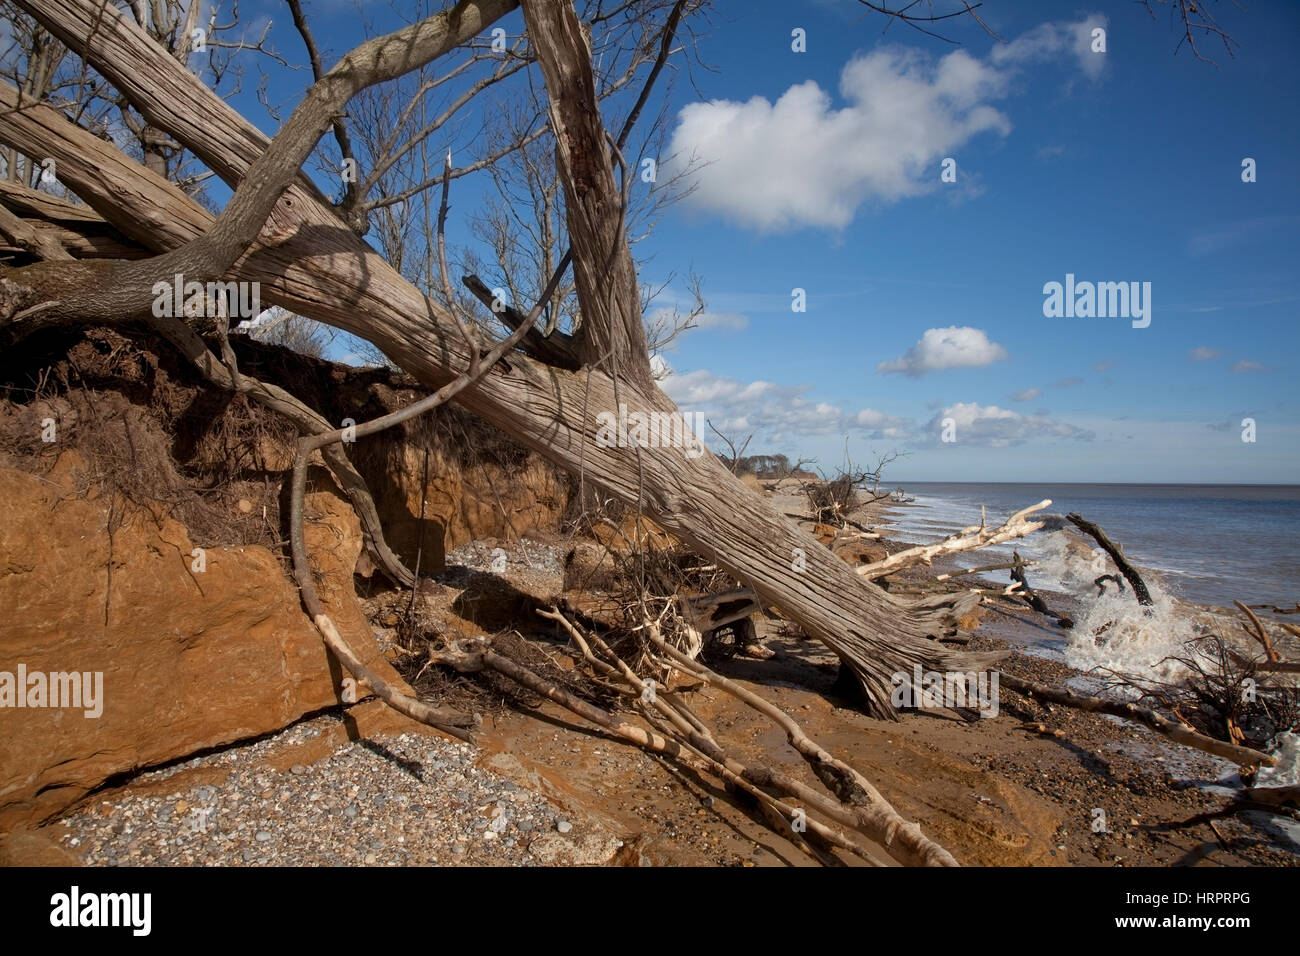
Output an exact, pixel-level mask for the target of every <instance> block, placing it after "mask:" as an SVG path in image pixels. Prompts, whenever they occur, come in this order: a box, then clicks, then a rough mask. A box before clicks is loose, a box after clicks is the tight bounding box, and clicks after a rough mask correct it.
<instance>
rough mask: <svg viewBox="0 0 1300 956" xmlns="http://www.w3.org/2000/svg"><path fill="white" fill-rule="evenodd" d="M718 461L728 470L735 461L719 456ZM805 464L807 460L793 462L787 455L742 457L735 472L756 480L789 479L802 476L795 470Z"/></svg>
mask: <svg viewBox="0 0 1300 956" xmlns="http://www.w3.org/2000/svg"><path fill="white" fill-rule="evenodd" d="M718 460H719V461H721V462H722V463H723V464H724V465H726V466H727V467H728V468H731V466H732V463H733V461H734V459H731V458H727V457H726V456H723V455H719V456H718ZM805 464H807V461H806V460H804V461H801V462H792V461H790V459H789V458H787V457H786V456H785V455H742V456H741V458H740V464H739V465H737V466H736V468H735V469H733V470H734V471H735V473H736V474H738V475H753V476H754V477H755V478H789V477H791V476H792V475H794V476H796V477H797V476H798V475H800V474H802V472H796V470H795V469H796V468H801V467H802V466H803V465H805Z"/></svg>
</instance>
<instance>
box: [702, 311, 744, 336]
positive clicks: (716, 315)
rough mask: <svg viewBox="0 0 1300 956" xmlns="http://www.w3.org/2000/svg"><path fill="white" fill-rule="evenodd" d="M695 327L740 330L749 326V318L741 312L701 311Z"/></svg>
mask: <svg viewBox="0 0 1300 956" xmlns="http://www.w3.org/2000/svg"><path fill="white" fill-rule="evenodd" d="M695 327H696V328H698V329H722V330H725V331H728V332H739V331H741V330H743V329H747V328H749V318H748V316H744V315H741V314H740V313H739V312H701V313H700V314H699V315H697V316H696V317H695Z"/></svg>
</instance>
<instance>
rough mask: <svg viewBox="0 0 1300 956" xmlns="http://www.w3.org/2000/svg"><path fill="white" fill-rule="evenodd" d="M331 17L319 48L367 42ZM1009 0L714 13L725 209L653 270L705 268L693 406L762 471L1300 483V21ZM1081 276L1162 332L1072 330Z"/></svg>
mask: <svg viewBox="0 0 1300 956" xmlns="http://www.w3.org/2000/svg"><path fill="white" fill-rule="evenodd" d="M263 8H264V11H271V12H272V15H273V16H274V17H278V22H277V23H276V28H275V33H274V35H275V36H277V37H278V38H279V40H278V45H279V46H280V47H281V48H282V49H283V50H285V52H286V53H288V54H290V55H291V57H296V55H297V53H298V47H297V45H296V44H295V43H294V37H293V34H292V33H291V32H281V31H282V29H283V28H284V27H287V26H288V18H287V16H286V15H285V14H284V12H283V10H282V9H281V8H279V7H278V6H277V5H274V4H270V3H265V2H264V4H263ZM1220 8H1222V9H1220ZM314 9H315V11H316V22H317V24H318V25H317V27H316V29H317V32H318V37H319V39H320V40H321V43H322V46H324V47H326V48H327V49H333V51H334V53H337V52H339V51H341V50H342V49H343V48H344V47H345V46H346V45H347V44H348V43H350V42H355V41H356V39H357V37H356V29H355V24H354V23H352V22H351V21H352V20H353V18H351V17H348V16H346V15H345V14H343V13H342V12H336V13H334V14H333V19H330V11H343V10H344V9H345V7H344V5H343V4H341V3H339V2H330V3H321V2H319V0H318V2H317V3H316V5H315V7H314ZM980 12H981V15H982V16H983V18H984V20H985V22H987V23H988V25H989V26H990V27H991V28H992V29H993V30H994V31H995V32H996V33H997V34H998V35H999V36H1000V37H1001V38H1002V39H1003V41H1004V42H1002V43H998V42H996V41H994V40H993V39H992V38H990V37H989V36H987V35H986V34H985V33H983V31H981V30H980V29H979V28H978V27H976V26H975V25H974V24H971V23H969V22H963V21H950V24H951V25H950V26H948V27H947V28H946V29H945V30H944V33H945V35H947V36H949V37H951V38H954V39H957V40H960V41H961V43H960V45H959V46H954V45H951V44H946V43H943V42H941V41H938V40H935V39H932V38H929V37H925V36H923V35H921V34H919V33H917V32H915V31H912V30H908V29H905V28H902V27H900V26H899V25H895V26H893V27H892V28H891V29H890V30H889V31H888V32H887V33H885V34H884V35H883V36H882V33H881V28H882V26H883V20H881V18H880V17H879V16H876V15H868V16H864V15H863V14H864V13H865V8H863V7H861V6H860V5H858V4H856V3H854V2H852V0H834V2H832V0H817V2H803V3H790V2H784V3H739V2H726V0H723V2H719V3H718V4H717V5H716V15H715V17H714V21H713V23H712V26H711V27H708V28H706V29H705V30H704V31H703V33H702V39H701V47H700V49H701V53H702V55H703V58H704V60H705V61H706V62H708V63H709V64H710V65H711V66H713V67H714V68H715V70H714V71H713V72H705V71H696V73H695V84H694V88H693V86H692V85H691V84H689V83H685V82H679V83H677V84H676V86H675V87H674V89H673V92H672V100H671V103H670V106H671V110H672V115H673V119H672V140H671V144H672V147H673V149H674V150H675V151H676V159H674V158H673V157H672V156H664V157H661V162H662V163H664V164H665V168H666V169H668V170H671V169H673V168H674V165H673V164H674V163H675V162H676V163H678V164H680V163H681V162H682V161H683V159H684V157H685V156H687V155H693V156H695V158H696V160H697V162H696V165H695V168H694V173H693V175H694V182H695V183H696V189H695V192H694V193H693V194H692V195H691V196H689V197H688V198H687V199H685V200H683V201H681V202H679V203H677V204H676V205H673V206H671V207H669V208H668V209H667V211H666V212H665V214H664V217H663V219H662V220H661V222H660V223H659V226H658V228H657V229H656V231H655V232H654V233H653V235H652V236H651V237H649V238H648V239H646V240H645V241H644V242H643V243H642V244H640V245H639V246H638V248H637V254H638V256H639V257H642V258H643V259H645V260H646V265H645V267H644V270H643V273H642V279H643V282H652V283H655V284H658V283H661V282H663V281H665V280H666V279H667V278H668V277H669V275H670V274H673V273H675V274H677V275H678V276H680V275H682V274H684V273H685V272H686V270H687V269H688V268H692V269H694V270H695V271H696V272H697V273H699V274H700V275H701V276H702V277H703V280H704V292H705V296H706V298H707V301H708V307H709V311H708V313H707V314H706V315H705V317H704V323H703V324H704V327H703V328H701V329H699V330H696V331H693V332H691V333H689V334H687V335H686V336H684V337H683V338H682V339H681V340H680V341H679V343H678V344H677V345H676V347H675V348H674V349H673V350H671V351H670V352H668V353H666V354H665V355H664V356H663V358H664V359H665V360H666V362H667V364H668V365H669V366H670V367H671V369H672V374H671V375H669V376H668V377H667V378H666V379H665V380H664V382H663V385H664V387H665V389H666V390H667V391H668V392H669V394H670V395H672V396H673V397H674V398H675V399H676V400H678V402H679V403H680V404H681V405H682V406H683V408H684V409H689V410H699V411H703V412H705V413H706V414H707V415H708V416H709V418H710V419H711V420H712V421H713V422H714V424H716V425H719V426H720V427H722V428H723V429H724V430H726V431H727V432H728V433H729V434H733V435H736V436H738V437H742V438H743V437H744V436H745V435H748V434H750V433H751V432H752V433H753V435H754V438H753V440H752V442H751V445H750V451H751V452H784V453H786V454H789V455H790V456H791V457H796V456H800V455H803V456H815V457H817V458H818V459H819V462H820V464H822V465H823V467H827V468H830V467H834V466H836V465H838V464H839V463H840V461H841V459H842V457H843V453H844V447H845V440H846V438H847V440H848V448H849V451H850V453H851V454H852V455H853V457H854V458H855V459H857V460H858V461H860V462H861V461H865V460H870V459H873V458H874V454H880V453H886V452H894V451H896V452H904V453H906V456H907V457H905V458H904V459H903V460H902V461H899V462H897V463H895V464H894V465H893V466H892V468H891V470H890V471H889V472H888V473H887V475H888V477H889V478H890V479H892V480H898V481H904V482H905V481H906V480H909V479H910V480H918V481H919V480H940V481H1033V480H1043V481H1072V480H1073V481H1138V482H1142V481H1185V482H1217V481H1223V482H1282V483H1294V482H1300V402H1298V396H1297V390H1296V388H1295V386H1294V385H1293V382H1294V369H1295V368H1296V364H1297V359H1298V358H1300V326H1298V324H1297V321H1296V319H1297V316H1298V315H1300V278H1298V277H1297V269H1296V262H1297V253H1300V175H1298V174H1300V163H1297V156H1298V155H1300V135H1298V134H1297V120H1296V117H1297V116H1300V109H1297V107H1298V106H1300V104H1298V103H1297V99H1298V98H1300V66H1297V63H1296V59H1295V49H1296V46H1297V42H1298V41H1300V5H1297V4H1294V3H1290V2H1269V3H1264V2H1254V3H1250V4H1247V10H1246V11H1245V12H1242V11H1240V10H1238V9H1236V8H1235V7H1233V6H1231V5H1224V4H1221V3H1220V4H1216V5H1215V6H1214V8H1213V12H1215V14H1216V15H1217V16H1218V17H1219V19H1220V22H1221V23H1222V24H1223V25H1224V26H1225V27H1226V28H1227V29H1228V31H1229V32H1230V33H1231V34H1232V35H1233V37H1234V39H1235V40H1236V41H1237V42H1238V44H1239V47H1238V49H1237V50H1236V57H1235V58H1232V57H1229V56H1228V55H1227V54H1226V53H1225V51H1224V49H1223V47H1222V44H1220V43H1218V42H1217V41H1215V42H1211V41H1210V40H1203V41H1201V49H1202V52H1203V53H1205V54H1206V55H1208V56H1210V57H1212V58H1213V59H1214V60H1215V61H1216V63H1217V67H1216V66H1212V65H1210V64H1208V63H1203V62H1199V61H1197V60H1196V59H1195V58H1194V57H1193V56H1192V55H1191V53H1190V51H1189V50H1188V49H1186V47H1184V48H1183V49H1182V50H1180V51H1179V52H1178V53H1177V55H1175V52H1174V48H1175V46H1176V44H1177V41H1178V33H1177V32H1176V31H1175V30H1174V28H1173V25H1172V24H1171V22H1170V20H1169V18H1168V12H1167V11H1164V10H1159V11H1157V17H1156V19H1154V20H1153V19H1152V18H1151V17H1150V16H1149V15H1148V14H1147V12H1146V10H1145V9H1144V8H1143V7H1142V6H1140V5H1138V4H1135V3H1132V2H1130V0H1115V2H1098V3H1092V4H1087V5H1083V6H1075V5H1074V4H1071V3H1055V2H1027V0H1019V2H1018V0H987V2H986V3H985V5H984V6H983V7H981V9H980ZM388 26H391V24H389V25H388ZM507 26H508V28H510V29H511V32H512V33H513V32H515V31H517V30H518V29H519V25H518V15H517V14H516V15H515V17H514V18H512V19H511V20H509V21H507ZM796 28H799V29H802V30H803V31H805V33H806V46H807V49H806V52H802V53H800V52H794V51H793V50H792V49H791V45H792V37H791V31H792V30H794V29H796ZM1096 28H1101V29H1104V30H1105V44H1106V51H1105V52H1104V53H1094V52H1092V50H1091V48H1090V47H1091V42H1092V31H1093V30H1094V29H1096ZM299 83H300V84H301V80H300V81H299ZM237 105H239V106H240V107H241V108H242V109H245V112H246V113H247V114H248V115H250V117H253V116H254V114H255V111H254V110H253V109H251V108H248V106H247V105H246V103H245V102H244V101H242V100H241V101H240V102H238V104H237ZM1247 157H1249V158H1252V159H1254V160H1255V163H1256V181H1255V182H1253V183H1245V182H1243V181H1242V161H1243V159H1245V158H1247ZM946 158H951V159H953V160H955V163H956V182H948V183H945V182H941V172H942V168H943V160H944V159H946ZM677 168H680V167H677ZM457 189H458V190H460V189H461V187H460V186H458V187H457ZM472 195H473V193H472V192H469V191H466V192H458V194H457V196H458V198H459V199H460V204H461V206H462V209H464V204H465V203H467V202H469V201H472V200H471V197H472ZM453 215H454V213H453ZM453 238H454V236H453ZM1067 274H1073V275H1074V276H1075V277H1076V280H1077V281H1079V282H1082V281H1092V282H1125V283H1128V282H1138V283H1150V289H1151V293H1150V306H1151V311H1150V324H1149V325H1148V326H1146V327H1145V328H1135V327H1133V324H1132V322H1131V321H1130V319H1129V318H1127V317H1104V318H1103V317H1088V318H1064V317H1060V318H1049V317H1046V316H1045V315H1044V310H1043V303H1044V298H1045V296H1044V292H1043V288H1044V285H1045V283H1049V282H1053V281H1055V282H1062V283H1063V282H1064V281H1065V278H1066V275H1067ZM795 289H803V290H804V292H805V296H806V311H804V312H794V311H792V309H791V304H792V293H793V290H795ZM675 297H680V298H684V297H685V291H684V289H682V288H681V287H680V284H679V282H674V283H673V284H672V285H670V287H669V288H668V290H667V291H666V293H665V295H664V297H662V298H661V300H660V301H659V302H658V303H656V306H663V305H668V304H670V303H671V301H672V300H673V299H674V298H675ZM1245 418H1251V419H1253V420H1254V422H1255V439H1256V440H1255V441H1254V442H1245V441H1243V440H1242V433H1243V426H1242V420H1243V419H1245ZM945 425H946V426H947V429H946V430H947V432H948V435H949V437H951V438H954V439H955V440H954V441H943V440H942V437H943V434H944V432H945Z"/></svg>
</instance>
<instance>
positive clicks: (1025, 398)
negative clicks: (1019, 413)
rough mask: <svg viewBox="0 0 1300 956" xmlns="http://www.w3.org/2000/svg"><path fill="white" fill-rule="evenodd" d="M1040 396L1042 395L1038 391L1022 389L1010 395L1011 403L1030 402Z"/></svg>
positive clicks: (1035, 389)
mask: <svg viewBox="0 0 1300 956" xmlns="http://www.w3.org/2000/svg"><path fill="white" fill-rule="evenodd" d="M1042 394H1043V393H1042V391H1041V390H1040V389H1037V388H1024V389H1021V390H1020V391H1018V392H1014V393H1013V394H1012V395H1011V400H1012V401H1013V402H1032V401H1033V400H1034V399H1036V398H1037V397H1038V396H1039V395H1042Z"/></svg>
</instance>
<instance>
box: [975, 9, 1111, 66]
mask: <svg viewBox="0 0 1300 956" xmlns="http://www.w3.org/2000/svg"><path fill="white" fill-rule="evenodd" d="M1108 22H1109V21H1108V20H1107V18H1106V17H1105V16H1103V15H1101V14H1099V13H1094V14H1092V15H1090V16H1087V17H1084V18H1083V19H1082V20H1076V21H1074V22H1072V23H1067V22H1065V21H1059V22H1057V23H1044V24H1041V25H1039V26H1037V27H1034V29H1032V30H1030V31H1029V32H1028V33H1022V34H1021V35H1020V36H1018V37H1016V38H1015V39H1014V40H1012V41H1011V42H1010V43H1003V44H1000V45H999V46H995V47H994V48H993V52H992V53H991V54H990V55H989V59H990V60H992V61H993V62H994V63H997V64H999V65H1001V64H1012V63H1014V64H1019V63H1041V62H1043V61H1044V60H1060V59H1063V58H1065V57H1073V58H1074V60H1075V62H1076V63H1077V64H1078V67H1079V69H1080V70H1082V71H1083V74H1084V75H1085V76H1087V77H1088V78H1089V79H1090V80H1097V79H1099V78H1100V77H1101V74H1102V72H1103V71H1104V70H1105V68H1106V54H1105V53H1094V52H1093V50H1092V42H1093V41H1092V31H1093V30H1095V29H1098V28H1100V29H1105V28H1106V24H1107V23H1108Z"/></svg>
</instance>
